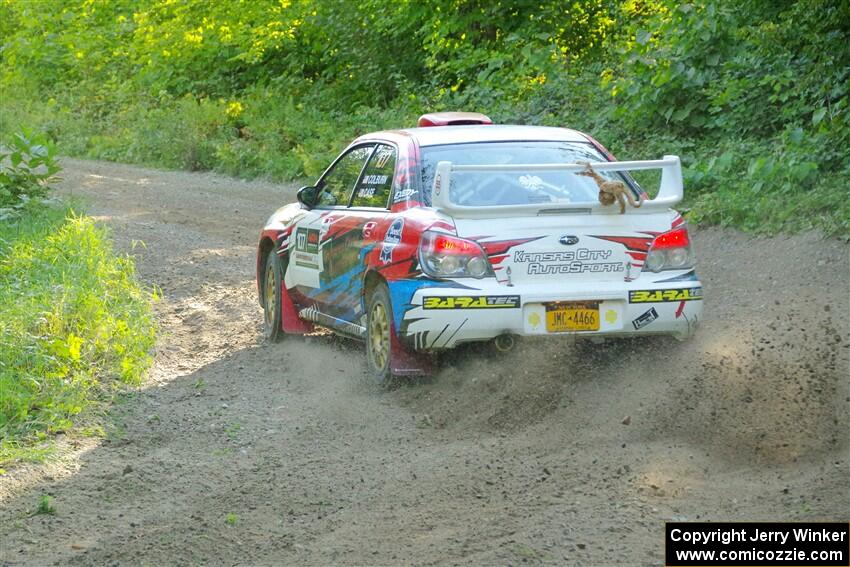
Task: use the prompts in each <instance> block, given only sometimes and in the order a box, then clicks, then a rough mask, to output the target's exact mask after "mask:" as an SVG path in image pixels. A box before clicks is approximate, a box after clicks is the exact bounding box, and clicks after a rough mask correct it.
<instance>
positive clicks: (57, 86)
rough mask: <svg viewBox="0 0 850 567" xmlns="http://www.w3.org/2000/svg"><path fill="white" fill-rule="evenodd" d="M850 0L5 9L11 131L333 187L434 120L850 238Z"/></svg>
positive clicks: (383, 0)
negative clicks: (599, 158) (517, 126)
mask: <svg viewBox="0 0 850 567" xmlns="http://www.w3.org/2000/svg"><path fill="white" fill-rule="evenodd" d="M848 14H850V2H848V0H800V1H794V2H791V1H780V2H776V1H767V0H740V1H736V2H729V1H727V0H700V1H696V2H692V3H682V2H674V1H672V0H582V1H580V2H570V3H565V2H561V1H551V0H535V1H530V0H518V1H512V2H489V1H488V2H484V1H480V0H432V1H429V2H419V1H414V0H402V1H398V0H393V1H390V0H357V2H337V1H335V0H315V1H306V0H294V1H292V2H289V1H281V0H257V1H255V2H244V3H241V2H240V3H237V2H212V3H210V2H208V1H207V0H179V1H177V2H174V1H171V0H132V1H129V0H111V1H107V2H89V1H84V0H68V1H66V2H45V3H38V4H34V3H32V2H28V1H25V0H0V38H2V39H0V43H2V50H0V63H2V66H0V81H2V88H3V92H2V93H0V94H2V97H3V100H4V103H3V105H2V107H0V132H8V131H11V130H13V129H15V128H16V127H17V126H18V123H19V122H25V123H29V124H32V125H35V126H37V127H38V128H40V129H43V130H45V131H46V132H48V133H49V135H50V136H51V137H52V138H53V139H55V140H60V141H61V142H62V144H63V149H64V150H65V151H66V152H68V153H70V154H72V155H76V156H84V157H91V158H101V159H108V160H115V161H122V162H132V163H141V164H148V165H155V166H161V167H168V168H185V169H190V170H215V171H219V172H223V173H227V174H233V175H239V176H244V177H254V176H266V177H270V178H273V179H281V180H283V179H293V178H298V177H302V176H314V175H316V174H317V173H318V172H319V170H320V169H321V167H322V166H323V165H325V164H326V163H327V162H328V161H329V159H331V158H332V157H333V156H334V155H335V154H336V153H337V152H338V151H339V150H340V149H341V147H342V146H343V145H344V144H345V143H346V142H347V141H349V140H350V139H351V138H352V137H353V136H355V135H357V134H359V133H363V132H365V131H370V130H374V129H378V128H386V127H400V126H408V125H413V124H414V123H415V120H416V118H417V116H418V115H419V114H421V113H423V112H426V111H438V110H449V109H450V110H455V109H463V110H477V111H482V112H485V113H486V114H488V115H490V116H491V117H492V118H493V119H494V120H495V121H497V122H500V123H507V122H520V123H529V124H546V125H562V126H569V127H574V128H578V129H580V130H583V131H587V132H590V133H592V134H594V136H596V137H597V138H598V139H599V140H600V141H602V142H603V143H604V144H605V145H607V146H608V147H610V148H611V149H612V150H613V151H614V152H615V153H616V154H618V155H620V156H622V157H624V158H632V159H646V158H654V157H660V155H662V154H663V153H677V154H680V155H681V156H682V157H683V161H684V165H685V175H686V179H685V181H686V189H687V190H686V195H687V199H688V200H687V202H686V207H687V208H689V216H690V218H691V220H693V221H697V222H701V223H714V224H722V225H730V226H736V227H739V228H743V229H747V230H755V231H768V232H772V231H777V230H795V229H807V228H811V227H817V228H820V229H822V230H824V231H825V232H827V233H829V234H835V235H840V236H843V237H848V236H850V203H849V202H848V199H847V193H846V189H845V186H846V184H845V180H846V177H847V175H848V173H850V152H848V151H847V148H848V147H850V119H848V116H850V114H848V101H850V41H848V40H850V17H848Z"/></svg>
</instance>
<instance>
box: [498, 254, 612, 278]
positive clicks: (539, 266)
mask: <svg viewBox="0 0 850 567" xmlns="http://www.w3.org/2000/svg"><path fill="white" fill-rule="evenodd" d="M611 254H612V252H611V250H591V249H589V248H579V249H577V250H564V251H559V252H525V251H523V250H517V251H515V252H514V263H515V264H528V268H527V273H528V274H529V275H545V274H581V273H584V272H622V271H623V269H624V265H623V263H622V262H605V261H604V260H607V259H608V258H610V257H611Z"/></svg>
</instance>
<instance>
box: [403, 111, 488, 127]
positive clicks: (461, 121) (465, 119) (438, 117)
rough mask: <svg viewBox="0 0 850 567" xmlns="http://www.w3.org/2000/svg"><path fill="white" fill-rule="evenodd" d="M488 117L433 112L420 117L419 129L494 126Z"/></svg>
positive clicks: (467, 113) (479, 114)
mask: <svg viewBox="0 0 850 567" xmlns="http://www.w3.org/2000/svg"><path fill="white" fill-rule="evenodd" d="M492 123H493V121H492V120H490V118H489V117H488V116H485V115H483V114H481V113H480V112H431V113H429V114H423V115H422V116H420V117H419V127H420V128H424V127H426V126H464V125H469V124H492Z"/></svg>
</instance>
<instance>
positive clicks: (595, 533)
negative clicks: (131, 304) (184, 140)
mask: <svg viewBox="0 0 850 567" xmlns="http://www.w3.org/2000/svg"><path fill="white" fill-rule="evenodd" d="M65 166H66V172H65V181H64V183H63V192H64V193H65V194H73V195H74V196H76V197H82V198H83V199H84V200H85V201H86V202H87V203H88V210H89V212H90V213H91V214H92V215H95V216H97V217H98V218H99V219H101V220H102V221H103V222H104V223H106V224H108V225H109V226H111V227H112V229H113V233H114V236H115V238H116V241H117V242H118V246H119V247H120V248H121V249H122V250H125V251H128V252H129V251H132V253H133V254H134V255H135V256H136V258H137V261H138V267H139V271H140V274H141V276H142V278H143V279H144V280H145V281H146V282H148V283H149V284H152V285H156V286H159V287H160V288H161V290H162V294H163V299H162V301H161V302H160V303H159V304H158V305H157V308H156V309H157V312H158V316H159V320H160V322H161V326H162V338H161V340H160V343H159V347H158V350H157V353H156V363H155V367H154V369H153V371H152V373H151V376H150V380H149V381H148V383H147V384H146V385H145V386H144V387H143V388H141V389H140V390H139V391H138V392H137V393H135V394H134V395H132V396H125V398H124V402H123V403H120V404H119V405H117V406H116V407H115V408H114V410H113V411H112V416H111V423H112V425H111V426H110V427H109V428H108V431H107V435H106V437H105V438H76V439H73V440H69V439H65V440H60V447H61V454H62V457H61V458H60V459H58V460H55V461H53V462H50V463H48V464H47V465H26V466H22V467H18V468H15V469H14V470H10V471H8V472H7V474H5V475H3V476H0V565H3V566H6V565H121V566H123V565H152V566H158V565H408V564H410V565H520V564H524V565H536V564H543V565H566V564H569V565H660V564H662V553H663V529H664V521H665V520H717V521H720V520H804V519H811V520H848V519H850V501H848V498H850V496H848V494H849V493H848V490H850V468H848V465H850V462H848V448H850V447H848V407H849V406H850V388H848V372H849V371H850V363H848V313H850V306H848V301H850V268H848V246H847V245H846V244H842V243H840V242H837V241H834V240H829V239H826V240H825V239H822V238H821V237H819V236H818V235H816V234H804V235H798V236H781V237H777V238H754V237H752V236H749V235H744V234H741V233H739V232H736V231H732V230H721V229H705V230H699V231H696V232H695V233H694V234H695V240H696V250H697V254H698V257H699V260H700V264H699V272H700V275H701V277H702V280H703V282H704V285H705V294H706V297H707V301H706V309H705V314H706V316H705V321H704V323H703V326H702V327H701V329H700V332H699V334H698V337H697V338H696V339H695V340H693V341H690V342H688V343H683V344H679V343H676V342H674V341H666V340H664V341H661V340H651V341H649V340H647V341H636V342H627V343H622V344H614V345H604V346H593V345H584V344H575V343H574V342H573V341H571V340H559V341H555V342H545V343H528V344H525V345H524V346H523V347H522V348H521V349H519V350H518V351H517V352H515V353H514V354H512V355H510V356H507V357H504V358H493V356H492V355H491V354H490V353H488V352H481V351H480V350H475V349H466V350H463V351H460V352H458V353H456V354H455V355H453V356H451V357H448V359H447V360H446V361H445V364H444V367H443V368H442V369H441V370H440V372H439V373H438V374H437V375H436V376H434V377H433V378H431V379H428V380H416V381H411V382H409V383H406V384H404V385H402V386H400V387H398V388H396V389H394V390H390V391H387V390H384V389H382V388H380V387H378V386H376V385H374V384H372V383H371V382H370V379H369V378H368V377H366V376H365V374H364V369H365V360H364V355H363V352H362V348H361V347H360V345H359V344H357V343H355V342H350V341H347V340H342V339H339V338H335V337H334V336H332V335H327V334H325V335H321V334H320V335H316V336H311V337H306V338H300V337H296V338H287V339H286V340H285V341H284V342H283V343H281V344H274V345H272V344H265V343H264V342H263V340H262V339H261V336H260V321H261V311H260V308H259V305H258V303H257V300H256V292H255V287H254V281H253V276H254V272H253V270H254V246H255V244H256V238H257V235H258V230H259V228H260V227H261V226H262V224H263V222H264V221H265V220H266V218H267V216H268V215H269V214H270V213H271V212H272V210H273V209H275V208H276V207H277V206H278V205H280V204H283V203H286V202H289V201H291V200H292V199H293V195H294V188H293V187H283V186H277V185H273V184H267V183H246V182H241V181H235V180H232V179H229V178H224V177H220V176H215V175H211V174H191V173H175V172H161V171H154V170H148V169H142V168H136V167H128V166H123V165H115V164H107V163H98V162H88V161H76V160H66V162H65ZM142 243H143V244H142ZM627 418H628V419H627ZM42 494H49V495H51V496H52V497H53V502H54V505H55V507H56V513H55V515H35V514H33V510H34V509H35V507H36V505H37V503H38V499H39V497H40V496H41V495H42Z"/></svg>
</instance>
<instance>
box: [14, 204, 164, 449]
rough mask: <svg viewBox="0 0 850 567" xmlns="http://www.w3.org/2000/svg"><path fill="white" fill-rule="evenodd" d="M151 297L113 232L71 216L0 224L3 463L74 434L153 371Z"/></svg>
mask: <svg viewBox="0 0 850 567" xmlns="http://www.w3.org/2000/svg"><path fill="white" fill-rule="evenodd" d="M150 299H151V294H150V293H149V292H147V291H144V290H143V289H141V288H140V287H139V284H138V282H137V281H136V277H135V273H134V268H133V262H132V260H131V259H130V258H127V257H123V256H117V255H115V254H114V253H113V251H112V248H111V245H110V241H109V239H108V235H107V233H106V230H105V229H104V228H102V227H99V226H97V225H95V224H94V221H92V220H91V219H90V218H87V217H81V216H76V215H75V214H74V213H72V212H70V211H65V210H57V209H52V208H47V207H44V206H42V207H38V208H33V209H31V210H29V211H28V214H27V215H24V216H22V217H21V218H19V219H15V220H13V221H6V222H4V223H0V344H2V345H3V348H2V349H0V462H3V461H4V460H8V459H11V458H20V457H22V456H26V455H30V454H31V451H30V450H29V447H30V445H31V444H32V442H34V441H38V440H41V439H45V438H46V436H47V435H48V434H51V433H55V432H59V431H64V430H67V429H68V428H69V427H71V425H72V420H73V419H74V416H77V415H78V414H80V412H82V411H83V410H84V409H85V408H86V407H87V406H89V405H91V403H93V402H94V401H96V400H97V399H98V398H102V397H103V396H104V395H107V394H108V393H109V388H108V386H110V385H111V384H115V383H118V382H123V383H126V384H138V383H139V382H140V380H141V378H142V376H143V373H144V372H145V370H146V369H147V368H148V366H149V365H150V362H151V355H150V352H151V349H152V348H153V345H154V323H153V318H152V314H151V310H150Z"/></svg>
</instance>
